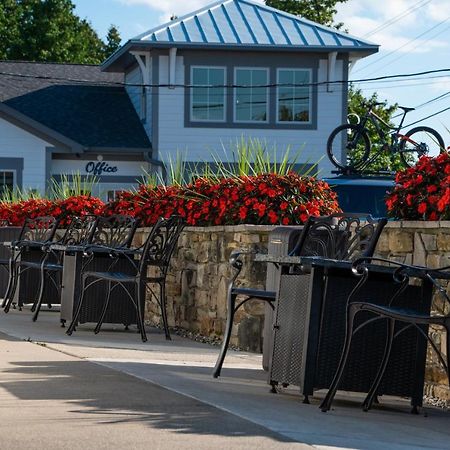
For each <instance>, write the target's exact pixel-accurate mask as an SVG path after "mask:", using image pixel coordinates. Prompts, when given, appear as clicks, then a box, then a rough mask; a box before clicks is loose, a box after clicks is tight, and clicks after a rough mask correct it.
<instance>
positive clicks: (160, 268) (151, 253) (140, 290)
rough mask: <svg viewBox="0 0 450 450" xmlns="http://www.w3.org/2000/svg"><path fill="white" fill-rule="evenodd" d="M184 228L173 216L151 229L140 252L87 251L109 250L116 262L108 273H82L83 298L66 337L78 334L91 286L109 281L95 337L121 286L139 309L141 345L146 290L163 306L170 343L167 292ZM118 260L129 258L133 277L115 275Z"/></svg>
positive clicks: (96, 249)
mask: <svg viewBox="0 0 450 450" xmlns="http://www.w3.org/2000/svg"><path fill="white" fill-rule="evenodd" d="M184 226H185V223H184V220H183V219H182V218H180V217H177V216H173V217H170V218H169V219H164V218H160V219H159V220H158V222H157V223H156V224H155V225H154V227H153V228H152V230H151V232H150V234H149V236H148V238H147V240H146V242H145V243H144V245H143V246H141V247H139V248H136V249H123V248H122V249H119V248H107V247H104V248H101V247H98V246H93V247H90V248H87V249H86V252H87V253H89V252H92V253H95V252H96V251H105V250H107V251H108V252H109V254H110V256H111V257H112V259H113V262H112V264H111V265H110V270H109V271H108V272H93V271H84V272H82V275H81V279H82V288H81V298H80V300H79V302H78V305H77V309H76V312H75V315H74V317H73V319H72V322H71V324H70V326H69V328H68V329H67V334H68V335H71V334H72V333H73V331H74V330H75V327H76V325H77V323H78V318H79V316H80V312H81V309H82V307H83V302H84V298H85V293H86V291H87V289H89V288H90V287H91V286H92V285H94V284H96V283H98V282H99V281H107V282H108V290H107V296H106V299H105V302H104V305H103V310H102V313H101V316H100V319H99V321H98V323H97V326H96V327H95V330H94V332H95V333H96V334H97V333H99V332H100V329H101V326H102V324H103V320H104V318H105V315H106V312H107V310H108V307H109V302H110V297H111V292H112V291H113V290H114V289H115V288H116V287H117V286H120V287H121V288H122V289H123V290H124V291H125V293H126V295H127V297H128V298H129V299H130V300H131V302H132V303H133V305H134V307H135V309H136V316H137V323H138V327H139V331H140V333H141V338H142V341H143V342H146V341H147V335H146V333H145V327H144V318H143V308H144V302H145V295H144V294H145V289H149V290H150V294H151V296H152V297H153V298H155V299H156V301H157V302H158V304H159V306H160V309H161V316H162V320H163V326H164V332H165V335H166V339H168V340H170V332H169V326H168V321H167V309H166V304H167V298H166V291H165V282H166V276H167V271H168V268H169V263H170V258H171V256H172V253H173V251H174V249H175V245H176V243H177V241H178V237H179V235H180V233H181V231H182V230H183V228H184ZM119 258H126V259H127V260H128V261H129V262H130V264H131V266H132V267H133V268H134V269H135V273H134V274H132V275H130V274H126V273H122V272H114V271H113V269H114V265H115V263H116V262H117V261H118V260H119ZM136 258H138V259H136ZM149 271H150V273H149ZM153 271H155V272H153ZM90 278H93V279H94V280H93V281H90V282H89V283H88V279H90ZM152 284H157V285H158V286H159V296H158V295H157V294H156V293H155V292H154V290H153V289H151V287H150V286H149V285H152ZM126 285H131V286H134V288H135V291H134V292H135V294H136V295H135V296H134V295H133V294H132V293H131V292H130V290H129V289H127V287H126ZM135 297H136V298H135Z"/></svg>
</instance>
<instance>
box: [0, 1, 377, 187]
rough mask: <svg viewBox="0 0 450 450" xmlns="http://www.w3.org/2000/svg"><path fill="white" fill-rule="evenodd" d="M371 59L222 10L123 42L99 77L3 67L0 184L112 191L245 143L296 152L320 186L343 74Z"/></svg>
mask: <svg viewBox="0 0 450 450" xmlns="http://www.w3.org/2000/svg"><path fill="white" fill-rule="evenodd" d="M377 51H378V46H377V45H374V44H372V43H369V42H366V41H363V40H361V39H358V38H355V37H352V36H350V35H348V34H345V33H341V32H338V31H337V30H334V29H331V28H327V27H324V26H321V25H318V24H316V23H313V22H311V21H308V20H306V19H303V18H299V17H296V16H292V15H290V14H287V13H284V12H281V11H278V10H275V9H273V8H269V7H267V6H264V5H261V4H259V3H254V2H253V1H250V0H222V1H219V2H217V3H214V4H213V5H210V6H208V7H205V8H203V9H201V10H199V11H196V12H194V13H191V14H189V15H187V16H185V17H182V18H179V19H176V20H173V21H171V22H169V23H167V24H165V25H162V26H160V27H158V28H156V29H153V30H150V31H148V32H146V33H143V34H141V35H140V36H138V37H136V38H134V39H131V40H129V41H128V42H126V43H125V44H124V45H123V46H122V47H121V48H120V49H119V50H118V51H117V52H116V53H114V54H113V55H112V56H111V57H110V58H109V59H108V60H107V61H105V62H104V63H103V65H102V66H101V67H100V69H99V68H97V67H92V66H71V65H51V64H49V65H46V64H43V65H39V64H36V65H33V64H29V63H28V64H26V63H2V64H1V65H0V83H1V85H0V95H1V100H2V101H3V103H2V104H0V114H1V116H0V117H1V119H0V121H1V123H0V168H2V169H1V170H2V171H3V172H1V173H3V175H1V173H0V177H1V176H3V183H5V182H6V183H11V176H12V177H13V178H14V177H15V178H14V180H15V181H13V182H14V184H15V185H18V186H23V187H30V186H32V187H36V188H37V189H41V190H42V189H43V188H44V187H45V180H46V179H47V180H48V178H49V177H51V176H52V177H58V176H61V174H62V173H70V172H71V171H73V170H79V171H81V172H83V173H92V172H99V173H98V175H99V176H100V177H101V182H102V187H103V190H104V191H113V190H114V189H120V188H123V187H125V186H127V185H129V184H130V183H133V182H134V180H135V179H136V177H138V176H139V175H140V174H141V173H142V169H145V170H147V171H155V170H159V167H158V166H159V165H160V164H161V162H167V161H168V160H169V159H172V160H173V159H175V157H176V153H177V152H181V153H182V154H183V155H184V158H185V159H186V160H187V161H190V162H193V163H202V162H204V161H212V160H213V159H214V158H215V157H217V155H219V156H220V158H222V159H224V160H228V161H231V160H232V152H231V147H232V146H233V144H235V143H236V142H237V141H239V140H240V139H242V138H244V139H245V138H246V137H252V138H258V139H261V140H262V141H264V142H266V143H267V145H268V147H270V148H272V147H276V149H277V152H279V154H280V155H281V154H283V153H284V151H285V150H286V148H288V147H289V148H290V149H291V151H294V152H296V151H300V161H299V162H307V161H308V162H310V163H311V162H312V163H315V162H319V161H320V162H319V168H320V169H321V173H322V174H328V173H329V172H330V170H331V165H330V164H329V163H328V161H327V159H326V158H323V157H324V155H325V147H326V140H327V138H328V135H329V133H330V132H331V131H332V130H333V129H334V128H335V127H336V126H338V125H339V124H341V123H343V122H345V120H346V114H347V82H346V81H347V80H348V72H349V67H350V66H351V65H352V64H354V63H355V62H356V61H357V60H358V59H361V58H363V57H365V56H368V55H370V54H373V53H375V52H377ZM7 64H12V67H7ZM21 64H22V65H21ZM7 70H11V71H12V72H14V73H17V71H19V73H20V74H22V75H24V73H23V72H24V71H25V72H27V73H30V74H31V75H35V74H36V73H37V72H39V71H40V70H42V71H44V72H45V73H46V75H47V76H48V77H51V80H49V79H42V78H41V79H35V78H33V77H31V78H24V77H22V78H19V77H17V76H11V77H8V76H5V75H4V72H6V71H7ZM58 78H60V80H58ZM67 80H78V81H77V82H70V81H67ZM79 80H82V81H81V82H79ZM117 83H119V84H117ZM35 84H36V85H39V86H38V87H37V88H36V87H33V86H35ZM10 86H14V89H13V90H11V89H10ZM16 86H18V87H16ZM7 136H10V138H7ZM8 142H9V143H8ZM8 145H9V147H8ZM214 153H215V155H216V156H214ZM13 154H14V156H12V155H13ZM6 163H8V164H9V168H10V169H9V171H8V170H6V171H5V170H3V169H4V168H7V167H6V166H5V164H6ZM11 174H13V175H11ZM1 180H2V179H1V178H0V183H1V182H2V181H1Z"/></svg>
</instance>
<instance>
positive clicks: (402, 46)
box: [355, 16, 450, 73]
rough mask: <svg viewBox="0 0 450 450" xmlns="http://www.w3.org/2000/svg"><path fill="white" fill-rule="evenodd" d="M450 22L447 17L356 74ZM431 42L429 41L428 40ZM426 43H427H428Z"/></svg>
mask: <svg viewBox="0 0 450 450" xmlns="http://www.w3.org/2000/svg"><path fill="white" fill-rule="evenodd" d="M449 20H450V16H449V17H447V18H446V19H444V20H442V21H441V22H439V23H437V24H436V25H433V26H432V27H431V28H429V29H428V30H425V31H424V32H422V33H420V34H419V35H418V36H416V37H415V38H413V39H410V40H409V41H407V42H406V43H405V44H403V45H401V46H400V47H397V48H396V49H394V50H392V51H390V52H389V53H386V54H385V55H383V56H381V57H380V58H378V59H376V60H375V61H372V62H371V63H369V64H367V65H366V66H364V67H361V68H360V69H358V70H356V71H355V73H358V72H361V71H362V70H365V69H367V68H368V67H370V66H373V65H374V64H377V63H379V62H380V61H382V60H383V59H385V58H387V57H389V56H391V55H393V54H394V53H396V52H398V51H399V50H401V49H402V48H405V47H407V46H408V45H409V44H411V43H413V42H415V41H417V39H420V38H421V37H423V36H425V35H426V34H428V33H430V32H431V31H433V30H435V29H436V28H438V27H440V26H441V25H442V24H444V23H445V22H448V21H449ZM447 29H448V28H444V30H441V31H440V32H439V33H438V34H436V35H434V36H432V37H431V38H430V39H432V38H433V37H436V36H438V35H439V34H441V33H443V32H444V31H446V30H447ZM428 40H429V39H428ZM428 40H427V41H425V42H428ZM422 44H423V42H420V43H419V45H422Z"/></svg>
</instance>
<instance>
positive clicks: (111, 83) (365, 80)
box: [0, 68, 450, 89]
mask: <svg viewBox="0 0 450 450" xmlns="http://www.w3.org/2000/svg"><path fill="white" fill-rule="evenodd" d="M448 72H450V68H443V69H434V70H425V71H422V72H410V73H404V74H394V75H383V76H379V77H372V78H359V79H354V80H332V81H331V80H330V81H317V82H312V83H297V84H295V83H268V84H258V85H251V86H249V85H245V84H210V85H200V84H195V85H193V84H169V83H158V84H152V83H149V84H144V83H124V82H119V81H93V80H82V79H74V78H62V77H52V76H44V75H26V74H21V73H11V72H0V76H5V77H8V76H9V77H16V78H30V79H39V80H48V81H65V82H73V83H83V84H87V85H93V86H110V87H111V86H118V87H120V86H123V87H154V88H160V87H161V88H168V87H174V88H176V87H179V88H202V87H204V88H253V89H254V88H258V87H260V88H263V87H277V86H281V87H283V86H286V87H307V86H321V85H331V84H343V83H370V82H374V81H382V80H398V81H402V80H399V79H401V78H405V79H410V80H411V79H412V80H414V79H418V80H421V79H423V78H420V77H422V76H424V75H431V74H438V73H448ZM417 77H419V78H417ZM444 77H445V76H444ZM431 78H433V77H428V78H427V79H431Z"/></svg>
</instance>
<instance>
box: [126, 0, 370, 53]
mask: <svg viewBox="0 0 450 450" xmlns="http://www.w3.org/2000/svg"><path fill="white" fill-rule="evenodd" d="M131 42H133V43H137V42H140V43H153V44H155V45H156V46H158V44H163V45H164V44H165V45H167V44H172V45H174V46H177V45H181V46H187V47H189V46H193V47H194V46H198V45H201V46H204V47H216V48H217V47H229V46H236V47H240V46H242V47H260V46H261V47H265V48H267V47H268V48H272V47H273V48H275V47H276V48H280V47H284V48H286V49H289V48H292V49H293V50H294V49H299V48H305V49H306V48H309V49H319V50H320V49H322V50H329V49H333V50H336V51H339V50H344V51H345V50H346V51H355V50H356V51H358V50H360V51H367V50H372V51H376V50H377V48H378V46H377V45H376V44H373V43H371V42H368V41H363V40H361V39H358V38H355V37H353V36H350V35H348V34H346V33H340V32H338V31H337V30H335V29H333V28H328V27H325V26H322V25H319V24H317V23H315V22H311V21H310V20H307V19H304V18H302V17H297V16H294V15H292V14H288V13H285V12H283V11H279V10H277V9H274V8H270V7H268V6H265V5H262V4H259V3H255V2H254V1H252V0H221V1H218V2H216V3H214V4H212V5H210V6H206V7H205V8H202V9H200V10H198V11H195V12H193V13H191V14H188V15H186V16H184V17H181V18H179V19H176V20H174V21H171V22H169V23H166V24H164V25H161V26H160V27H157V28H154V29H152V30H149V31H147V32H145V33H142V34H141V35H139V36H137V37H136V38H134V39H132V40H131Z"/></svg>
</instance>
